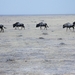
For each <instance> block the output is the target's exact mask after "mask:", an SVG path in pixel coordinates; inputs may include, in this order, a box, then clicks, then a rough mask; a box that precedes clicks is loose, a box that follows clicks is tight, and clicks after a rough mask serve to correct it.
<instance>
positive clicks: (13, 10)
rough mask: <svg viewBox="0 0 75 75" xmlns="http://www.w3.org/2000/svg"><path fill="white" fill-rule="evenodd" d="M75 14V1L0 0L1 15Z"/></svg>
mask: <svg viewBox="0 0 75 75" xmlns="http://www.w3.org/2000/svg"><path fill="white" fill-rule="evenodd" d="M22 14H75V0H0V15H22Z"/></svg>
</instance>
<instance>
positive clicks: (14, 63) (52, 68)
mask: <svg viewBox="0 0 75 75" xmlns="http://www.w3.org/2000/svg"><path fill="white" fill-rule="evenodd" d="M74 21H75V15H40V16H36V15H34V16H0V24H3V25H4V26H5V27H6V28H7V29H4V33H3V32H0V75H75V30H74V31H73V29H72V28H71V30H69V29H68V30H67V31H66V29H63V24H64V23H67V22H70V23H73V22H74ZM15 22H20V23H24V25H25V30H24V29H22V30H21V29H20V28H19V29H17V30H15V29H14V28H13V24H14V23H15ZM39 22H45V23H47V24H48V26H49V28H48V29H47V30H45V29H44V28H42V29H41V30H40V28H36V24H37V23H39Z"/></svg>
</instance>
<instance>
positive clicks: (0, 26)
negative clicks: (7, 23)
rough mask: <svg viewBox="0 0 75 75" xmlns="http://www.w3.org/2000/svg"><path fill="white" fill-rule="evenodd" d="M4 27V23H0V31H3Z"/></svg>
mask: <svg viewBox="0 0 75 75" xmlns="http://www.w3.org/2000/svg"><path fill="white" fill-rule="evenodd" d="M4 28H5V29H6V27H4V25H2V24H1V25H0V29H1V31H0V32H4Z"/></svg>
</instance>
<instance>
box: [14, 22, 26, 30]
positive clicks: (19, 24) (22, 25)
mask: <svg viewBox="0 0 75 75" xmlns="http://www.w3.org/2000/svg"><path fill="white" fill-rule="evenodd" d="M14 27H15V29H16V28H17V27H18V28H19V27H21V29H22V28H24V29H25V26H24V24H23V23H19V22H16V23H15V24H13V28H14Z"/></svg>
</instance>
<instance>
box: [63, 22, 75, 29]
mask: <svg viewBox="0 0 75 75" xmlns="http://www.w3.org/2000/svg"><path fill="white" fill-rule="evenodd" d="M74 26H75V24H74V23H73V24H71V23H69V22H68V23H65V24H63V28H67V29H68V28H69V29H70V28H73V30H74Z"/></svg>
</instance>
